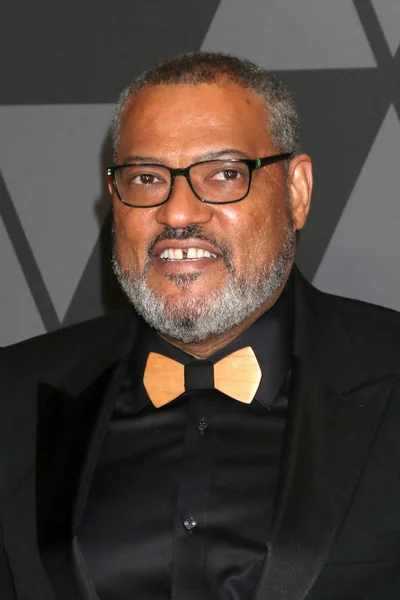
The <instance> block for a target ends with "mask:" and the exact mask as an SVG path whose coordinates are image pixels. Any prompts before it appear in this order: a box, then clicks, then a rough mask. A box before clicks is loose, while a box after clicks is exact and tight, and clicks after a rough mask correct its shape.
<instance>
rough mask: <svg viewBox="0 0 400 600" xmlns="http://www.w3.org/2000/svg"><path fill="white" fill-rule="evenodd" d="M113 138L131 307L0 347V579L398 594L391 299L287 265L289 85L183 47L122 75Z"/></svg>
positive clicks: (298, 160) (114, 191)
mask: <svg viewBox="0 0 400 600" xmlns="http://www.w3.org/2000/svg"><path fill="white" fill-rule="evenodd" d="M113 138H114V146H115V165H114V166H112V167H110V169H109V170H108V176H109V190H110V194H111V196H112V201H113V210H114V237H115V244H114V256H113V264H114V269H115V272H116V275H117V277H118V279H119V282H120V284H121V286H122V287H123V289H124V290H125V292H126V294H127V295H128V297H129V299H130V300H131V302H132V304H133V306H134V307H135V309H136V313H134V312H128V313H126V314H125V313H122V314H117V315H114V316H107V317H102V318H100V319H96V320H94V321H91V322H88V323H84V324H81V325H78V326H75V327H71V328H69V329H67V330H64V331H60V332H56V333H52V334H50V335H47V336H43V337H40V338H37V339H34V340H30V341H27V342H24V343H22V344H18V345H16V346H14V347H10V348H8V349H5V350H4V351H3V354H2V362H1V364H2V382H3V383H2V396H1V397H2V408H1V410H2V413H1V421H0V422H1V428H2V431H1V440H2V441H1V444H2V445H1V448H2V452H1V456H2V463H1V471H0V473H1V504H0V515H1V519H2V554H1V555H0V565H1V569H2V570H0V573H1V574H2V579H1V587H0V590H1V592H2V596H1V597H2V599H3V598H6V600H14V599H17V600H30V599H32V600H33V599H34V600H55V599H61V600H67V599H68V600H70V599H72V598H73V599H75V598H76V599H79V600H83V599H95V598H100V600H111V599H112V600H127V599H128V598H129V599H132V598H135V599H136V598H138V599H139V598H140V600H150V599H154V600H167V599H170V598H174V599H176V600H194V599H196V600H198V599H206V600H216V599H218V600H239V599H240V600H251V599H252V600H304V599H306V598H307V599H308V600H339V599H340V600H344V599H348V600H350V599H351V600H355V599H358V600H361V599H363V600H378V599H379V600H394V599H395V598H396V599H397V598H398V597H400V596H399V594H400V481H399V471H400V378H399V376H400V342H399V340H400V319H399V316H398V314H396V313H395V312H392V311H389V310H386V309H382V308H379V307H374V306H371V305H368V304H365V303H361V302H356V301H352V300H347V299H343V298H339V297H334V296H330V295H326V294H323V293H321V292H319V291H317V290H315V289H314V288H312V287H311V286H310V285H309V284H308V283H307V282H306V281H305V280H304V279H303V278H302V276H301V275H300V273H299V272H298V270H297V269H296V268H295V267H294V266H293V261H294V254H295V244H296V239H295V231H296V230H300V229H301V228H302V227H303V226H304V224H305V221H306V218H307V214H308V210H309V205H310V196H311V188H312V173H311V161H310V158H309V157H308V156H307V155H305V154H302V153H301V151H300V141H299V131H298V121H297V115H296V111H295V109H294V106H293V102H292V100H291V98H290V96H289V94H288V93H287V91H286V90H285V88H284V87H283V86H282V85H281V84H279V83H278V82H276V81H275V80H274V79H273V78H272V77H270V76H269V75H268V74H267V73H265V72H264V71H263V70H262V69H260V68H259V67H257V66H256V65H253V64H252V63H249V62H248V61H241V60H239V59H236V58H234V57H229V56H225V55H222V54H212V53H194V54H187V55H184V56H181V57H177V58H174V59H171V60H169V61H166V62H165V63H163V64H162V65H159V66H157V67H155V68H153V69H152V70H150V71H149V72H147V73H145V74H144V75H143V76H142V77H140V78H139V79H138V80H136V81H135V82H134V84H133V85H132V86H130V87H129V88H128V89H127V90H126V91H125V92H124V93H123V94H122V96H121V98H120V101H119V103H118V106H117V110H116V116H115V119H114V124H113ZM332 176H340V174H339V173H337V174H335V173H333V174H332ZM139 315H140V316H139ZM3 457H5V458H3Z"/></svg>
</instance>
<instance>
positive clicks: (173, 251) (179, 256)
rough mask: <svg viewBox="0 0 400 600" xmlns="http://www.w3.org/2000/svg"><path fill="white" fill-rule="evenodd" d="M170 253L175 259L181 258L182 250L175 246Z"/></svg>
mask: <svg viewBox="0 0 400 600" xmlns="http://www.w3.org/2000/svg"><path fill="white" fill-rule="evenodd" d="M172 253H173V255H174V259H175V260H182V258H183V252H182V250H181V249H180V248H175V250H172Z"/></svg>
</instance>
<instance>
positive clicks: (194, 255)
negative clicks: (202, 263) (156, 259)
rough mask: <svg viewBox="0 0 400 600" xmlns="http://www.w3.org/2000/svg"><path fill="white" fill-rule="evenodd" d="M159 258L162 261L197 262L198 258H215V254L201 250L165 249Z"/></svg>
mask: <svg viewBox="0 0 400 600" xmlns="http://www.w3.org/2000/svg"><path fill="white" fill-rule="evenodd" d="M160 258H162V259H164V260H198V259H200V258H217V255H216V254H213V253H212V252H209V251H208V250H203V248H188V249H187V250H182V249H181V248H166V249H165V250H163V251H162V253H161V254H160Z"/></svg>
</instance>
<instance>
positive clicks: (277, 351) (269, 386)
mask: <svg viewBox="0 0 400 600" xmlns="http://www.w3.org/2000/svg"><path fill="white" fill-rule="evenodd" d="M293 297H294V294H293V282H292V278H291V277H290V278H289V280H288V282H287V284H286V286H285V288H284V290H283V292H282V294H281V295H280V297H279V298H278V300H277V301H276V303H275V304H274V306H273V307H272V308H271V309H270V310H268V311H267V312H266V313H264V314H263V315H261V317H260V318H259V319H257V321H256V322H255V323H253V324H252V325H251V326H250V327H249V328H248V329H247V330H246V331H244V332H243V333H242V334H241V335H240V336H238V337H237V338H235V339H234V340H232V342H230V343H229V344H227V345H226V346H224V348H221V349H220V350H218V351H217V352H216V353H215V354H213V355H212V356H210V357H208V359H207V360H208V361H210V362H212V363H216V362H218V361H219V360H221V359H222V358H224V357H225V356H227V355H228V354H231V353H232V352H235V351H236V350H240V349H241V348H245V347H247V346H251V347H252V348H253V351H254V353H255V355H256V357H257V360H258V362H259V365H260V368H261V372H262V378H261V382H260V385H259V387H258V390H257V393H256V395H255V400H257V401H258V402H260V403H261V404H262V405H263V406H265V407H266V408H268V409H271V408H273V406H274V404H275V402H276V401H277V399H278V396H279V390H280V388H281V386H282V384H283V382H284V380H285V378H286V376H287V375H288V372H289V369H290V361H291V354H292V337H293V320H294V308H293V306H294V299H293ZM150 352H157V353H159V354H163V355H164V356H167V357H168V358H171V359H173V360H176V361H178V362H180V363H182V364H188V363H189V362H192V361H193V360H196V359H194V358H193V356H191V355H189V354H186V353H185V352H183V351H182V350H179V348H176V347H175V346H173V345H172V344H169V343H168V342H166V341H165V340H164V339H162V338H161V337H160V336H159V335H158V334H157V332H156V331H155V330H154V329H152V328H150V327H149V326H148V325H147V324H146V323H145V322H144V321H143V320H142V319H140V324H139V328H138V331H137V336H136V341H135V345H134V348H133V351H132V352H131V354H130V356H129V358H128V363H127V372H126V377H125V380H124V382H123V385H122V388H121V390H120V393H119V395H118V400H117V403H116V407H115V409H116V411H117V413H119V414H120V415H121V416H122V415H123V414H125V413H130V414H132V411H133V412H137V411H138V410H140V409H141V408H142V407H143V406H144V405H145V404H147V403H148V402H149V401H150V400H149V397H148V395H147V392H146V390H145V388H144V385H143V375H144V369H145V366H146V361H147V357H148V355H149V353H150Z"/></svg>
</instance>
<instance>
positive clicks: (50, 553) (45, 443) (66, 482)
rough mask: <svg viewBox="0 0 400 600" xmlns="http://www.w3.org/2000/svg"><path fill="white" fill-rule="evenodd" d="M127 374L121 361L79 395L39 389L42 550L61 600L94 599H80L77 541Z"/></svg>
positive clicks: (81, 578) (81, 576) (44, 386)
mask: <svg viewBox="0 0 400 600" xmlns="http://www.w3.org/2000/svg"><path fill="white" fill-rule="evenodd" d="M123 371H124V362H123V361H121V362H119V363H117V364H115V363H114V364H113V365H111V366H110V367H109V368H108V369H106V370H105V371H104V372H103V373H102V374H101V375H100V376H99V377H98V378H97V379H96V380H95V381H94V382H92V383H91V384H90V385H89V386H88V387H87V388H86V389H85V390H84V391H83V392H82V393H80V394H78V395H77V396H70V395H68V394H66V393H65V392H61V391H60V390H58V389H55V388H53V387H51V386H50V385H48V384H42V385H41V386H40V390H39V412H38V415H39V418H38V447H37V465H38V466H37V476H36V482H37V483H36V490H37V492H36V497H37V524H38V545H39V551H40V554H41V557H42V560H43V563H44V566H45V568H46V571H47V574H48V576H49V578H50V581H51V583H52V584H53V587H54V589H55V591H56V592H57V594H58V596H57V597H59V598H60V599H63V600H64V598H65V600H67V599H68V600H69V599H70V598H90V597H93V598H96V596H90V595H89V596H88V595H87V594H86V595H82V589H81V588H82V586H83V587H84V583H85V581H84V580H85V579H86V577H85V574H84V572H83V567H82V565H80V564H79V552H78V548H77V546H76V541H74V538H75V536H76V529H77V525H78V523H79V520H80V516H81V513H82V510H83V507H84V503H85V500H86V494H87V491H88V488H89V485H90V479H91V475H92V471H93V468H94V465H95V461H96V457H97V452H98V450H99V448H100V445H101V442H102V439H103V436H104V433H105V431H106V429H107V423H108V419H109V416H110V413H111V410H112V405H113V400H114V399H115V394H116V392H117V390H118V387H119V385H120V382H121V379H122V375H123Z"/></svg>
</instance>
